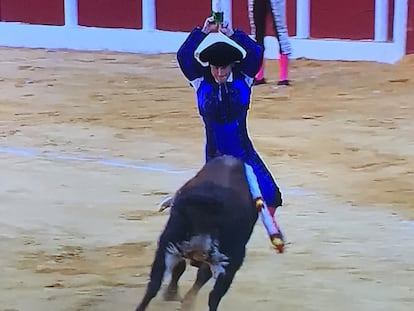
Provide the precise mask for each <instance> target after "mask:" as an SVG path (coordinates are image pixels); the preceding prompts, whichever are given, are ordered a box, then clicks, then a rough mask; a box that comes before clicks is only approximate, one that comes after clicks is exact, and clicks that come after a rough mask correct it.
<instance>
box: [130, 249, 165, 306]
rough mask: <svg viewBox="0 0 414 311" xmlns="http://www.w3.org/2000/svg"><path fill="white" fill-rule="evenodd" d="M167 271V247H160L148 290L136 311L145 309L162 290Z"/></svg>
mask: <svg viewBox="0 0 414 311" xmlns="http://www.w3.org/2000/svg"><path fill="white" fill-rule="evenodd" d="M164 273H165V247H159V248H158V250H157V252H156V254H155V259H154V262H153V264H152V268H151V274H150V281H149V282H148V285H147V290H146V292H145V295H144V298H142V300H141V302H140V304H139V305H138V307H137V308H136V309H135V311H144V310H145V309H146V308H147V307H148V304H149V303H150V301H151V300H152V299H153V298H154V297H155V296H156V295H157V293H158V291H159V290H160V287H161V284H162V280H163V278H164Z"/></svg>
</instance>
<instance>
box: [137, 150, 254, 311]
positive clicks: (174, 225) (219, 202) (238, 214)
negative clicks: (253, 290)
mask: <svg viewBox="0 0 414 311" xmlns="http://www.w3.org/2000/svg"><path fill="white" fill-rule="evenodd" d="M257 218H258V213H257V210H256V208H255V204H254V202H253V199H252V197H251V194H250V190H249V185H248V183H247V179H246V175H245V167H244V163H243V162H241V161H239V160H237V159H236V158H233V157H230V156H222V157H217V158H215V159H213V160H211V161H209V162H208V163H207V164H205V165H204V167H203V168H202V169H201V170H200V171H199V172H198V173H197V174H196V175H195V176H194V177H193V178H192V179H190V180H189V181H188V182H187V183H185V184H184V185H183V186H182V187H181V188H180V189H179V190H178V191H177V192H176V194H175V196H174V201H173V204H172V207H171V212H170V217H169V219H168V222H167V224H166V226H165V229H164V231H163V232H162V234H161V236H160V238H159V241H158V248H157V251H156V254H155V259H154V262H153V264H152V269H151V274H150V281H149V283H148V285H147V289H146V292H145V296H144V298H143V299H142V301H141V303H140V304H139V306H138V307H137V308H136V311H144V310H145V309H146V308H147V306H148V304H149V303H150V301H151V300H152V299H153V298H154V297H155V296H156V295H157V293H158V291H159V289H160V287H161V284H162V281H163V278H164V274H165V273H166V272H169V273H171V280H170V283H169V285H168V287H167V288H166V290H165V292H164V299H166V300H178V299H179V298H178V281H179V278H180V277H181V275H182V274H183V273H184V270H185V268H186V259H188V260H189V261H190V263H191V265H193V266H196V267H198V272H197V278H196V281H195V283H194V284H193V286H192V288H191V289H190V290H189V291H188V292H187V293H186V295H185V296H184V297H183V299H182V308H183V309H186V310H189V309H192V308H193V305H194V302H195V298H196V295H197V293H198V291H199V290H200V289H201V287H202V286H203V285H204V284H205V283H207V281H208V280H209V279H210V278H211V277H214V278H216V281H215V284H214V287H213V289H212V291H211V292H210V295H209V299H208V305H209V310H210V311H215V310H217V308H218V305H219V303H220V301H221V299H222V298H223V296H224V295H225V294H226V292H227V290H228V289H229V287H230V285H231V283H232V282H233V278H234V276H235V274H236V272H237V271H238V270H239V268H240V267H241V265H242V263H243V261H244V258H245V255H246V244H247V242H248V240H249V239H250V236H251V234H252V231H253V227H254V225H255V223H256V221H257Z"/></svg>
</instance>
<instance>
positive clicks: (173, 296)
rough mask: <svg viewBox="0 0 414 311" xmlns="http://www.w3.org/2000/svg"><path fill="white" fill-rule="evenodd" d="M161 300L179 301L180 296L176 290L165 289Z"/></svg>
mask: <svg viewBox="0 0 414 311" xmlns="http://www.w3.org/2000/svg"><path fill="white" fill-rule="evenodd" d="M163 298H164V300H165V301H181V296H180V294H179V292H178V288H176V289H171V288H166V289H165V291H164V295H163Z"/></svg>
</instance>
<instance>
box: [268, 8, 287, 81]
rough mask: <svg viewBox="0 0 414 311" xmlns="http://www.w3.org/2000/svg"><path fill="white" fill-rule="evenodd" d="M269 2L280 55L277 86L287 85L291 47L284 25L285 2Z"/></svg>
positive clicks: (285, 25)
mask: <svg viewBox="0 0 414 311" xmlns="http://www.w3.org/2000/svg"><path fill="white" fill-rule="evenodd" d="M269 1H270V7H271V11H272V19H273V26H274V28H275V33H276V38H277V41H278V44H279V53H280V56H279V70H280V71H279V82H278V85H289V56H290V54H291V45H290V41H289V34H288V29H287V24H286V0H269Z"/></svg>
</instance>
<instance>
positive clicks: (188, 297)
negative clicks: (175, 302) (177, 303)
mask: <svg viewBox="0 0 414 311" xmlns="http://www.w3.org/2000/svg"><path fill="white" fill-rule="evenodd" d="M195 305H196V294H195V293H194V291H192V290H191V289H190V290H189V291H188V292H187V294H185V296H184V299H183V300H182V301H181V310H182V311H193V310H194V309H195Z"/></svg>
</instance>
